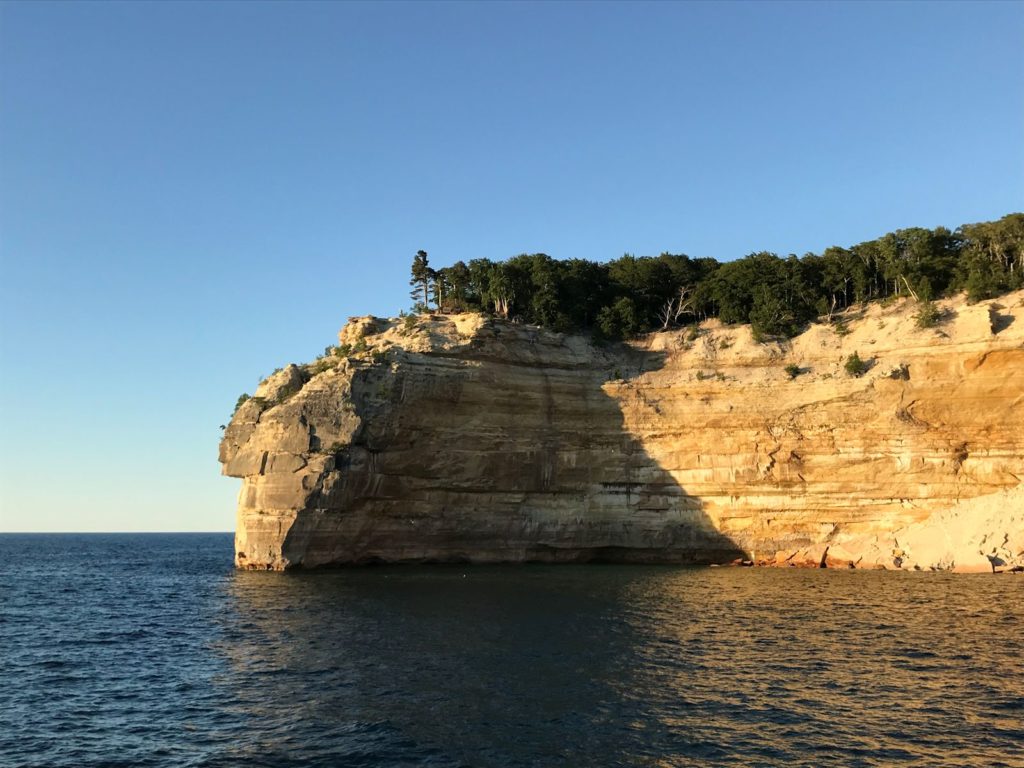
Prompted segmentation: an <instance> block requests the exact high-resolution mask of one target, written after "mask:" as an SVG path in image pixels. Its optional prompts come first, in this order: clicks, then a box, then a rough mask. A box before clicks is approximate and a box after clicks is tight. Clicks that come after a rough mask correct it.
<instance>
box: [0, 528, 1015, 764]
mask: <svg viewBox="0 0 1024 768" xmlns="http://www.w3.org/2000/svg"><path fill="white" fill-rule="evenodd" d="M231 554H232V544H231V537H230V536H229V535H227V534H210V535H207V534H181V535H48V536H42V535H40V536H36V535H5V536H0V765H2V766H5V767H6V766H10V767H12V768H13V767H14V766H68V767H69V768H71V767H74V768H86V767H88V766H235V765H243V764H244V765H246V766H299V765H302V766H423V765H426V766H549V765H552V766H605V765H607V766H613V765H623V766H627V765H628V766H691V765H692V766H709V765H711V766H714V765H723V766H724V765H729V766H734V765H754V766H787V767H792V766H826V765H834V766H891V765H908V766H975V765H977V766H1014V767H1015V768H1020V767H1021V766H1024V661H1022V651H1024V642H1022V630H1024V600H1022V597H1024V577H1019V576H1014V575H979V576H953V575H949V574H939V573H877V572H857V571H854V572H849V571H785V570H755V569H698V570H686V569H679V568H656V567H633V566H553V567H549V566H523V567H494V568H464V567H433V568H430V567H408V568H383V567H380V568H368V569H353V570H343V571H335V572H324V573H303V574H276V573H250V572H235V571H234V570H233V569H232V568H231Z"/></svg>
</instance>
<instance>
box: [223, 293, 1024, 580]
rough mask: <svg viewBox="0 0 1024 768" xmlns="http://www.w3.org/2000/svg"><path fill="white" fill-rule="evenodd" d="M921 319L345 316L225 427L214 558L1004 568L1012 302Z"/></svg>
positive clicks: (1020, 378)
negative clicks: (690, 322) (220, 551)
mask: <svg viewBox="0 0 1024 768" xmlns="http://www.w3.org/2000/svg"><path fill="white" fill-rule="evenodd" d="M942 308H943V309H944V310H945V318H944V320H943V322H942V323H941V324H940V325H938V326H936V327H934V328H928V329H920V328H917V327H916V325H915V322H914V317H913V315H914V307H913V306H912V305H911V304H910V303H909V302H904V303H897V304H896V305H893V306H890V307H887V308H883V307H881V306H878V305H873V306H871V307H869V308H867V309H866V310H861V311H857V312H851V313H848V314H847V315H846V316H845V317H844V320H845V324H846V329H848V332H845V333H837V332H836V330H835V329H834V328H833V327H831V326H827V325H814V326H812V327H811V328H810V329H809V330H808V331H807V332H805V333H804V334H803V335H801V336H799V337H797V338H796V339H792V340H789V341H785V342H781V341H780V342H770V343H767V344H758V343H755V342H754V341H753V340H752V339H751V336H750V331H749V329H748V328H747V327H745V326H732V327H729V326H721V325H719V324H718V323H716V322H714V321H711V322H708V323H705V324H703V325H702V326H701V327H700V328H699V329H697V330H692V329H682V330H671V331H666V332H661V333H656V334H652V335H650V336H648V337H646V338H644V339H641V340H639V341H636V342H633V343H631V344H629V345H622V346H618V345H610V346H606V347H597V346H594V345H592V344H590V343H589V342H588V341H587V340H586V339H584V338H581V337H577V336H564V335H561V334H556V333H552V332H549V331H546V330H542V329H538V328H535V327H532V326H525V325H515V324H510V323H505V322H502V321H496V320H489V319H487V318H484V317H481V316H478V315H457V316H431V317H422V318H419V319H417V320H415V321H413V320H380V319H375V318H354V319H353V320H352V321H350V322H349V324H348V325H347V326H346V327H345V328H344V329H343V330H342V332H341V334H340V342H341V344H342V345H343V351H344V352H345V354H343V355H336V356H331V357H329V358H326V359H325V360H323V361H319V362H318V363H317V364H314V365H313V366H306V367H302V368H300V367H297V366H288V367H287V368H285V369H284V370H282V371H280V372H278V373H276V374H274V375H273V376H271V377H270V378H269V379H267V380H266V381H265V382H264V383H263V384H261V386H260V388H259V390H257V392H256V397H254V398H253V399H251V400H249V401H247V402H246V403H244V404H243V405H242V406H241V407H240V408H239V409H238V411H237V412H236V414H235V416H234V418H233V419H232V421H231V424H230V425H229V426H228V428H227V430H226V431H225V435H224V440H223V442H222V444H221V452H220V460H221V462H222V463H223V465H224V473H225V474H228V475H231V476H234V477H241V478H242V479H243V484H242V489H241V492H240V495H239V504H238V528H237V534H236V563H237V564H238V565H239V567H245V568H261V569H262V568H270V569H283V568H290V567H298V566H302V567H312V566H321V565H331V564H346V563H368V562H379V561H384V562H398V561H410V562H423V561H428V562H439V561H441V562H443V561H448V562H463V561H470V562H510V561H511V562H516V561H545V562H572V561H589V560H611V561H629V562H672V563H706V562H730V561H733V560H735V559H750V560H755V561H757V562H760V563H764V564H773V565H780V566H791V565H814V566H818V565H820V564H822V563H824V564H825V565H827V566H830V567H850V566H851V565H853V566H855V567H859V568H865V567H887V568H905V569H906V568H942V569H956V570H984V571H991V570H992V569H993V567H995V568H996V569H1006V568H1011V567H1013V566H1015V565H1021V564H1024V488H1022V486H1021V478H1022V477H1024V293H1017V294H1012V295H1010V296H1007V297H1003V298H1002V299H1000V301H999V303H998V305H993V304H992V303H985V304H977V305H973V306H969V305H966V304H965V303H964V302H963V301H962V300H954V301H951V302H946V303H944V304H942ZM854 352H857V353H858V354H859V356H860V357H861V358H862V359H864V360H866V361H868V363H869V365H870V368H869V370H868V371H867V372H866V373H864V374H863V375H861V376H859V377H855V376H851V375H849V374H848V373H847V372H846V371H845V369H844V363H845V361H846V360H847V358H848V356H849V355H851V354H853V353H854ZM787 366H796V367H797V368H798V369H799V373H797V375H796V376H795V377H791V373H795V371H793V369H792V368H791V369H790V372H789V373H788V372H787V371H786V367H787Z"/></svg>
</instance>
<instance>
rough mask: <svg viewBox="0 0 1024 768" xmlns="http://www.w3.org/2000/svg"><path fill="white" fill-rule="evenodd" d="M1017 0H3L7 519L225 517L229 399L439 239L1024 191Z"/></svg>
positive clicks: (957, 216) (501, 246) (702, 229)
mask: <svg viewBox="0 0 1024 768" xmlns="http://www.w3.org/2000/svg"><path fill="white" fill-rule="evenodd" d="M1022 52H1024V4H1022V3H1014V2H999V3H992V4H989V3H983V2H971V3H965V4H955V3H942V4H931V3H925V2H913V3H908V4H896V3H853V4H848V5H846V4H831V3H810V2H799V3H793V4H771V3H756V4H741V3H720V4H699V3H678V4H671V3H656V4H649V5H648V4H641V3H628V4H615V3H599V4H586V3H583V2H574V3H566V4H554V3H543V4H531V3H516V4H497V3H479V4H471V3H454V4H440V5H433V4H428V3H415V4H409V5H406V4H400V3H380V4H374V5H359V4H352V3H344V4H330V3H326V2H321V3H308V4H299V3H288V4H273V3H259V4H257V3H240V2H234V3H221V4H214V3H203V4H199V3H195V4H192V3H117V4H100V3H76V4H55V3H54V4H51V3H45V2H32V3H4V4H3V5H0V259H2V262H0V312H2V317H0V323H2V324H0V334H2V336H0V425H2V432H0V435H2V440H0V443H2V444H0V530H8V531H10V530H160V529H163V530H231V529H232V528H233V527H234V506H235V495H236V493H237V490H238V485H239V481H238V480H233V479H228V478H221V477H220V476H219V474H218V473H219V465H218V464H217V461H216V453H217V442H218V439H219V438H220V431H219V430H218V425H219V424H222V423H224V422H225V421H226V420H227V419H228V416H229V414H230V412H231V409H232V406H233V404H234V402H235V399H236V397H237V396H238V394H239V393H241V392H243V391H247V392H252V390H253V388H254V387H255V385H256V383H257V380H258V378H259V377H260V376H261V375H262V374H266V373H268V372H270V371H271V370H272V369H273V368H275V367H276V366H279V365H282V364H284V363H287V362H289V361H306V360H310V359H311V358H313V357H314V356H315V355H316V354H318V353H320V352H322V350H323V348H324V347H325V346H326V345H328V344H331V343H333V342H334V341H335V334H336V332H337V329H338V328H339V327H340V326H341V325H342V324H343V323H344V321H345V318H346V317H347V316H349V315H356V314H367V313H374V314H384V315H389V314H395V313H397V311H398V310H399V309H401V308H404V307H406V306H407V304H408V299H407V296H408V287H407V284H406V282H407V279H408V270H409V264H410V262H411V260H412V255H413V254H414V253H415V251H416V250H417V249H420V248H423V249H426V250H427V251H429V253H430V255H431V259H432V262H433V263H434V264H436V265H443V264H447V263H451V262H453V261H455V260H457V259H469V258H474V257H479V256H486V257H490V258H504V257H508V256H512V255H515V254H517V253H522V252H535V251H543V252H545V253H548V254H551V255H552V256H555V257H557V258H569V257H586V258H591V259H599V260H604V259H609V258H614V257H617V256H620V255H621V254H622V253H624V252H630V253H636V254H656V253H660V252H661V251H666V250H667V251H672V252H675V253H688V254H690V255H692V256H706V255H710V256H716V257H718V258H720V259H733V258H736V257H739V256H742V255H744V254H746V253H748V252H750V251H752V250H761V249H767V250H773V251H776V252H779V253H790V252H795V253H804V252H806V251H820V250H822V249H823V248H825V247H826V246H828V245H832V244H839V245H849V244H853V243H856V242H860V241H863V240H865V239H868V238H871V237H874V236H876V235H880V234H883V233H884V232H886V231H889V230H892V229H895V228H899V227H904V226H914V225H920V226H936V225H940V224H942V225H947V226H951V227H952V226H956V225H958V224H960V223H963V222H969V221H979V220H986V219H991V218H996V217H999V216H1001V215H1003V214H1005V213H1008V212H1010V211H1013V210H1021V209H1022V208H1024V53H1022Z"/></svg>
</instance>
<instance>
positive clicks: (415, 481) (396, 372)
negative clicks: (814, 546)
mask: <svg viewBox="0 0 1024 768" xmlns="http://www.w3.org/2000/svg"><path fill="white" fill-rule="evenodd" d="M432 322H435V323H438V324H443V323H446V322H447V323H449V324H450V323H451V321H447V320H445V319H444V318H438V319H436V320H434V321H432ZM451 333H454V331H451ZM451 333H450V334H449V338H450V335H451ZM455 335H456V337H457V334H455ZM463 341H464V343H458V344H455V345H451V344H449V345H447V346H446V347H444V348H441V349H437V348H433V349H431V350H430V351H427V352H419V353H402V355H403V356H402V358H401V362H399V363H398V364H397V365H388V364H386V365H372V366H366V367H364V368H362V369H360V370H358V371H357V372H356V373H355V375H354V376H353V380H352V393H353V396H352V402H353V407H354V409H355V412H356V415H358V416H359V418H360V420H361V422H362V427H361V428H360V430H359V431H358V433H357V434H356V435H355V437H354V438H353V440H352V441H351V443H350V444H349V445H346V446H343V447H341V448H340V449H339V450H338V451H337V452H336V453H335V455H334V466H333V468H331V471H329V472H328V473H327V474H326V475H325V478H324V480H323V481H322V483H321V488H320V489H319V490H318V492H317V493H316V494H315V496H314V500H313V503H314V505H315V506H316V513H315V514H312V515H306V516H305V517H303V516H300V518H299V519H297V520H296V523H295V525H294V526H292V528H291V530H290V531H289V533H288V535H287V538H286V540H285V544H284V548H285V550H286V551H289V552H292V553H294V557H292V558H291V560H292V562H293V563H295V564H297V565H302V564H303V561H305V564H308V565H320V564H344V563H371V562H395V561H411V562H529V561H536V562H590V561H598V562H638V563H694V564H697V563H716V562H729V561H732V560H735V559H737V558H742V557H745V553H744V552H743V551H742V549H741V548H740V547H739V546H738V545H737V544H736V543H735V542H734V541H732V540H731V539H730V538H729V537H727V536H725V535H723V534H721V533H720V532H719V531H718V530H716V528H715V526H714V524H713V522H712V521H711V519H710V518H709V517H708V516H707V514H705V512H704V511H703V509H702V505H701V502H700V500H699V499H698V498H696V497H694V496H691V495H690V494H688V493H687V492H686V489H685V488H683V487H682V486H681V485H680V484H679V483H678V482H677V481H676V479H675V478H674V477H673V476H672V474H671V473H670V472H669V471H667V470H666V469H665V468H663V467H662V466H660V465H659V463H658V462H657V461H656V460H655V459H654V458H653V457H652V456H651V455H650V454H649V453H648V452H647V450H646V449H645V447H644V445H643V443H642V441H641V439H640V438H639V437H638V436H637V435H636V434H634V432H633V431H631V429H630V428H629V426H628V425H627V423H626V418H625V415H624V410H623V407H622V405H623V403H624V402H625V403H626V404H627V405H630V404H629V403H628V402H627V400H628V398H634V397H636V398H641V399H642V398H644V397H645V395H644V394H643V390H642V389H641V388H640V387H637V386H636V381H637V380H638V379H639V378H640V377H641V376H642V375H643V374H644V373H646V372H650V371H654V370H658V369H659V368H661V367H662V366H663V365H664V354H663V353H658V352H649V351H642V350H638V349H635V348H632V347H628V346H625V345H621V346H620V345H614V346H608V347H604V348H596V347H593V346H591V345H590V344H589V343H588V342H587V341H586V340H584V339H582V338H580V337H566V336H562V335H560V334H555V333H551V332H548V331H545V330H543V329H538V328H535V327H531V326H523V325H515V324H509V323H504V322H499V321H489V322H485V323H484V324H483V325H482V326H480V327H479V328H476V329H475V330H474V332H473V333H472V334H471V335H470V336H468V337H466V338H464V339H463ZM616 392H617V393H618V395H619V396H618V397H616V396H615V394H613V393H616ZM634 406H635V407H634ZM630 407H632V408H633V410H632V411H631V412H632V413H634V414H639V418H640V420H641V422H643V419H651V420H652V421H650V422H649V423H648V424H647V426H648V427H654V428H656V427H657V424H656V420H657V418H659V416H658V412H657V408H658V406H657V403H648V402H646V401H645V402H643V403H640V404H639V405H637V404H635V403H634V404H633V405H632V406H630ZM634 421H635V419H634ZM643 426H644V425H643V424H642V423H641V427H643Z"/></svg>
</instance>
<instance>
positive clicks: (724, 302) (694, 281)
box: [410, 213, 1024, 339]
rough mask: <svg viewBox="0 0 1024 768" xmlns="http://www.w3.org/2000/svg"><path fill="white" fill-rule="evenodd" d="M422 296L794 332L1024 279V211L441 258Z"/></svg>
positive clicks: (996, 290)
mask: <svg viewBox="0 0 1024 768" xmlns="http://www.w3.org/2000/svg"><path fill="white" fill-rule="evenodd" d="M410 284H411V285H412V286H413V291H412V296H413V300H414V302H415V305H416V308H417V309H420V310H425V309H427V308H428V307H430V306H431V305H433V307H434V308H436V309H437V310H438V311H441V312H473V311H475V312H488V313H493V314H495V315H497V316H499V317H502V318H507V319H515V320H520V321H522V322H527V323H533V324H537V325H543V326H547V327H549V328H552V329H555V330H558V331H590V332H592V333H594V334H595V335H596V336H598V337H604V338H610V339H621V338H626V337H629V336H635V335H637V334H640V333H645V332H648V331H652V330H657V329H663V328H669V327H671V326H673V325H680V324H685V323H689V322H696V321H699V320H702V319H706V318H709V317H717V318H719V319H720V320H721V321H722V322H724V323H750V324H751V326H752V327H753V330H754V333H755V335H756V336H757V337H759V338H762V337H766V336H792V335H795V334H796V333H798V332H799V331H800V329H801V328H803V327H804V326H805V325H806V324H807V323H808V322H809V321H811V320H813V319H815V318H817V317H822V316H825V317H827V318H828V319H831V318H832V315H833V313H835V312H838V311H841V310H843V309H846V308H847V307H850V306H852V305H854V304H857V303H863V302H868V301H877V300H882V299H886V298H888V297H900V296H911V297H913V298H915V299H918V300H920V301H922V302H927V301H931V300H933V299H936V298H940V297H942V296H949V295H952V294H954V293H958V292H961V291H966V293H967V295H968V298H969V300H970V301H981V300H984V299H989V298H993V297H995V296H998V295H1000V294H1002V293H1006V292H1008V291H1011V290H1015V289H1017V288H1020V287H1022V286H1024V214H1021V213H1011V214H1008V215H1006V216H1004V217H1003V218H1001V219H999V220H998V221H988V222H981V223H978V224H964V225H963V226H960V227H958V228H957V229H956V230H953V231H950V230H948V229H946V228H945V227H938V228H936V229H923V228H920V227H913V228H910V229H900V230H896V231H895V232H890V233H888V234H886V235H883V236H882V237H879V238H876V239H874V240H869V241H867V242H864V243H860V244H859V245H854V246H851V247H849V248H841V247H838V246H833V247H831V248H827V249H825V251H824V252H823V253H821V254H815V253H808V254H806V255H805V256H803V257H802V258H798V257H796V256H795V255H790V256H787V257H780V256H778V255H776V254H774V253H769V252H767V251H763V252H760V253H752V254H750V255H749V256H746V257H744V258H742V259H737V260H735V261H729V262H725V263H722V262H719V261H717V260H716V259H713V258H696V259H694V258H690V257H689V256H686V255H681V254H670V253H663V254H661V255H660V256H640V257H638V256H632V255H629V254H626V255H625V256H622V257H621V258H619V259H615V260H613V261H609V262H606V263H599V262H595V261H589V260H587V259H569V260H566V261H556V260H555V259H553V258H551V257H550V256H548V255H546V254H543V253H534V254H522V255H519V256H515V257H513V258H510V259H507V260H505V261H491V260H490V259H472V260H470V261H469V262H468V263H466V262H463V261H458V262H456V263H455V264H452V265H451V266H448V267H442V268H441V269H436V270H435V269H433V268H431V267H430V266H429V262H428V258H427V254H426V252H424V251H419V252H418V253H417V254H416V257H415V259H414V262H413V268H412V279H411V280H410Z"/></svg>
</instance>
